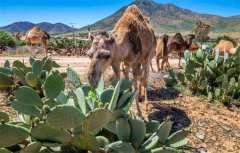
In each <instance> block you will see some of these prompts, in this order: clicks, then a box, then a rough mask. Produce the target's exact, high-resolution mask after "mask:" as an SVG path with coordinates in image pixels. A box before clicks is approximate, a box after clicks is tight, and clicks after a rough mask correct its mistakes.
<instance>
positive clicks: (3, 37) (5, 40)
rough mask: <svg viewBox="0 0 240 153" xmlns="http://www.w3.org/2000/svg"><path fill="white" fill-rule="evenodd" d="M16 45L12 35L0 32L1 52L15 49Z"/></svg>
mask: <svg viewBox="0 0 240 153" xmlns="http://www.w3.org/2000/svg"><path fill="white" fill-rule="evenodd" d="M15 45H16V44H15V42H14V39H13V38H12V36H11V35H10V34H8V33H7V32H5V31H0V50H5V49H6V47H14V46H15Z"/></svg>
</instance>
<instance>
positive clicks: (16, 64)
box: [12, 60, 27, 71]
mask: <svg viewBox="0 0 240 153" xmlns="http://www.w3.org/2000/svg"><path fill="white" fill-rule="evenodd" d="M12 67H16V68H18V69H22V70H24V71H25V70H26V69H27V67H26V65H25V64H24V63H23V62H21V61H19V60H16V61H14V62H13V65H12Z"/></svg>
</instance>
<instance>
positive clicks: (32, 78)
mask: <svg viewBox="0 0 240 153" xmlns="http://www.w3.org/2000/svg"><path fill="white" fill-rule="evenodd" d="M25 81H26V83H27V84H28V85H29V86H31V87H36V86H37V84H38V78H37V76H36V75H35V74H34V73H32V72H28V73H27V74H26V76H25Z"/></svg>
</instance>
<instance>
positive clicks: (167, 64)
mask: <svg viewBox="0 0 240 153" xmlns="http://www.w3.org/2000/svg"><path fill="white" fill-rule="evenodd" d="M166 60H167V61H166V66H167V69H170V68H171V65H170V63H169V58H168V57H167V58H166Z"/></svg>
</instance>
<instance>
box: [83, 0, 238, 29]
mask: <svg viewBox="0 0 240 153" xmlns="http://www.w3.org/2000/svg"><path fill="white" fill-rule="evenodd" d="M132 4H136V5H137V6H138V7H139V8H140V9H141V10H142V11H143V13H144V14H145V15H148V16H150V18H151V23H152V26H153V28H154V30H155V32H156V33H163V32H176V31H191V30H192V28H193V27H194V25H195V22H196V20H203V21H206V22H208V23H209V24H210V25H212V27H213V31H214V32H237V31H240V16H232V17H222V16H217V15H211V14H201V13H197V12H193V11H191V10H188V9H184V8H180V7H177V6H175V5H173V4H158V3H156V2H154V1H153V0H136V1H134V2H133V3H131V4H129V5H132ZM129 5H128V6H129ZM128 6H124V7H122V8H121V9H119V10H118V11H117V12H115V13H114V14H112V15H110V16H108V17H106V18H104V19H102V20H99V21H97V22H96V23H94V24H92V25H89V26H86V27H83V28H81V29H80V30H81V31H83V30H86V29H87V28H88V27H90V28H91V29H104V30H111V29H112V28H113V26H114V25H115V23H116V22H117V21H118V19H119V18H120V17H121V15H122V13H123V12H124V10H125V9H126V8H127V7H128Z"/></svg>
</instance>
